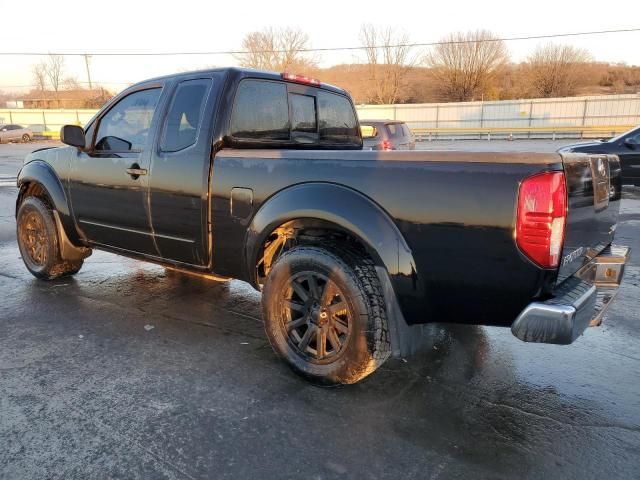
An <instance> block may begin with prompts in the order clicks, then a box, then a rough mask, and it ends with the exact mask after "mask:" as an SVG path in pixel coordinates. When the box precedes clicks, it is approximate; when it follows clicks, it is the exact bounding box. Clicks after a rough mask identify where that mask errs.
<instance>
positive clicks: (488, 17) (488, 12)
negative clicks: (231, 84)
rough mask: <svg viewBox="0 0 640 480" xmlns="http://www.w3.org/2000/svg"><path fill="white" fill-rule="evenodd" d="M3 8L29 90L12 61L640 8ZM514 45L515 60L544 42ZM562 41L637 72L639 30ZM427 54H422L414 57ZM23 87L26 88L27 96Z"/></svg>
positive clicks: (512, 29)
mask: <svg viewBox="0 0 640 480" xmlns="http://www.w3.org/2000/svg"><path fill="white" fill-rule="evenodd" d="M28 3H29V7H28V9H27V10H25V8H24V3H23V2H18V1H16V0H0V12H2V22H1V23H0V38H1V41H0V90H4V91H11V90H16V89H21V90H23V89H27V87H28V86H29V85H30V84H32V83H33V79H32V75H31V66H32V65H33V64H34V63H37V62H38V61H40V60H41V59H42V58H41V57H36V56H8V55H3V53H8V52H64V53H66V52H76V53H99V52H127V51H129V52H131V51H136V52H177V51H183V52H184V51H220V50H222V51H226V50H237V49H239V48H240V45H241V42H242V38H243V36H244V35H245V34H247V33H248V32H251V31H255V30H261V29H263V28H265V27H269V26H273V27H294V28H300V29H302V30H303V31H305V32H306V33H307V34H308V35H309V37H310V40H311V46H312V47H315V48H326V47H344V46H358V45H359V44H360V42H359V30H360V27H361V25H362V24H363V23H370V24H373V25H376V26H380V27H386V26H391V27H393V28H394V29H397V30H399V31H404V32H406V33H407V35H408V36H409V38H410V40H411V41H412V42H417V43H428V42H432V41H437V40H439V39H441V38H442V37H444V36H445V35H447V34H449V33H451V32H455V31H467V30H476V29H480V28H482V29H487V30H490V31H492V32H493V33H495V34H497V35H498V36H500V37H514V36H529V35H548V34H557V33H568V32H581V31H592V30H612V29H623V28H638V27H640V3H638V0H619V1H617V2H614V3H612V4H607V3H605V2H602V1H601V0H600V1H592V0H584V1H579V2H578V1H575V0H553V1H550V0H536V1H535V2H531V1H529V2H523V1H520V2H506V1H495V0H483V1H477V0H457V1H455V2H453V1H449V2H432V1H428V0H422V1H420V0H417V1H416V0H411V1H404V2H401V1H395V2H392V1H389V0H386V1H378V0H367V1H362V0H342V1H334V0H325V1H324V2H317V1H315V2H305V1H303V0H298V1H295V2H294V1H280V0H236V1H232V2H230V1H224V2H218V1H212V0H208V1H200V0H180V1H176V2H172V1H167V0H159V1H155V2H148V1H135V0H89V1H87V0H84V1H77V0H64V1H60V2H57V3H56V2H54V3H52V2H51V0H47V1H41V0H30V1H29V2H28ZM546 41H548V40H526V41H512V42H508V43H507V47H508V49H509V51H510V54H511V58H512V60H513V61H516V62H518V61H522V60H524V59H526V57H527V55H528V54H530V53H531V52H532V51H533V50H534V49H535V47H536V45H538V44H539V43H544V42H546ZM556 42H558V43H563V44H571V45H574V46H576V47H581V48H586V49H587V50H589V51H590V52H591V54H592V55H593V57H594V59H595V60H598V61H606V62H625V63H627V64H630V65H640V48H638V46H639V45H640V31H639V32H630V33H618V34H608V35H594V36H583V37H569V38H562V39H557V40H556ZM421 52H422V50H420V49H417V50H416V51H415V53H416V54H419V53H421ZM361 58H362V55H359V54H358V52H322V53H321V54H319V57H318V60H319V61H320V65H321V66H330V65H334V64H338V63H353V62H357V61H358V60H360V59H361ZM235 64H236V61H235V59H234V58H233V57H232V56H230V55H195V56H167V57H164V56H163V57H100V56H93V57H91V59H90V69H91V77H92V80H93V81H94V82H95V83H99V84H102V85H104V86H107V87H109V88H111V89H113V90H116V91H117V90H120V89H122V88H124V87H126V86H127V84H130V83H134V82H136V81H140V80H144V79H145V78H150V77H153V76H157V75H163V74H169V73H174V72H179V71H187V70H194V69H200V68H207V67H210V66H228V65H235ZM65 72H66V74H67V76H69V77H76V78H77V79H78V80H80V81H86V80H87V74H86V69H85V63H84V58H83V57H66V59H65ZM20 86H24V87H20Z"/></svg>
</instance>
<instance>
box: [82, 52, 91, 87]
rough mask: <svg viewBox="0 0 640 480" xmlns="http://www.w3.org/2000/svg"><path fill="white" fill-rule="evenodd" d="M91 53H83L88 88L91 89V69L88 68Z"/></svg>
mask: <svg viewBox="0 0 640 480" xmlns="http://www.w3.org/2000/svg"><path fill="white" fill-rule="evenodd" d="M90 58H91V55H89V54H86V53H85V54H84V64H85V66H86V67H87V80H89V90H93V84H92V83H91V71H90V70H89V59H90Z"/></svg>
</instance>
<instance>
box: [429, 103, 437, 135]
mask: <svg viewBox="0 0 640 480" xmlns="http://www.w3.org/2000/svg"><path fill="white" fill-rule="evenodd" d="M439 120H440V105H438V104H436V129H437V128H438V121H439ZM436 138H438V133H437V132H436ZM429 141H431V139H429Z"/></svg>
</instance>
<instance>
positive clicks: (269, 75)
mask: <svg viewBox="0 0 640 480" xmlns="http://www.w3.org/2000/svg"><path fill="white" fill-rule="evenodd" d="M209 73H228V74H232V75H234V76H236V77H237V78H238V80H240V79H243V78H261V79H265V80H276V81H280V82H290V83H299V82H295V81H292V80H286V79H284V78H283V77H282V74H283V73H284V72H281V73H278V72H270V71H267V70H255V69H253V68H240V67H221V68H208V69H205V70H194V71H191V72H180V73H173V74H171V75H163V76H160V77H154V78H149V79H147V80H143V81H141V82H138V83H136V84H135V85H133V86H138V85H142V84H145V83H149V82H158V81H166V80H176V79H180V78H182V77H191V76H193V75H198V74H209ZM288 73H295V72H288ZM309 86H311V87H315V88H321V89H323V90H329V91H332V92H336V93H341V94H343V95H346V94H347V92H346V90H344V89H342V88H340V87H336V86H335V85H330V84H328V83H322V82H321V83H320V85H309Z"/></svg>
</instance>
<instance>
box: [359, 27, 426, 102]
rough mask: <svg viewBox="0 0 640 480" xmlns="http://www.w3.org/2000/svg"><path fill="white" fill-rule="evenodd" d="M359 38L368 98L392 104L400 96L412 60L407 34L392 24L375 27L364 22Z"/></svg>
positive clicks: (413, 58) (371, 100)
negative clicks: (364, 60) (367, 82)
mask: <svg viewBox="0 0 640 480" xmlns="http://www.w3.org/2000/svg"><path fill="white" fill-rule="evenodd" d="M360 41H361V43H362V45H363V49H364V52H365V56H366V65H367V70H368V72H369V80H370V85H369V88H368V95H367V96H368V97H369V101H370V102H372V103H378V104H392V103H396V102H397V101H398V100H400V97H401V94H402V90H403V88H404V87H406V77H407V74H408V72H409V71H410V69H411V67H412V66H413V65H414V64H415V60H416V59H415V57H412V56H411V47H410V46H409V45H408V44H409V36H408V35H407V34H406V33H402V32H399V33H397V32H394V30H393V29H392V28H391V27H386V28H376V27H374V26H373V25H370V24H366V25H363V26H362V27H361V28H360Z"/></svg>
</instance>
